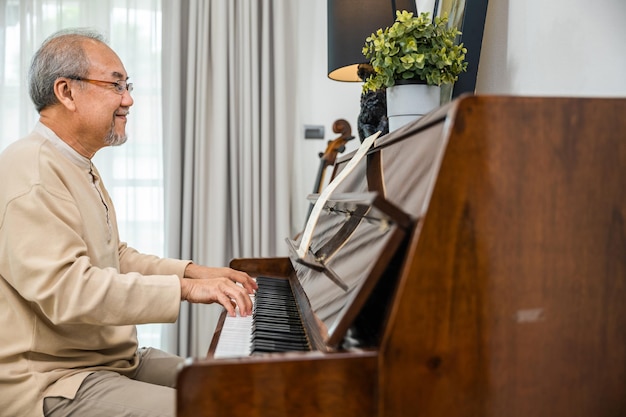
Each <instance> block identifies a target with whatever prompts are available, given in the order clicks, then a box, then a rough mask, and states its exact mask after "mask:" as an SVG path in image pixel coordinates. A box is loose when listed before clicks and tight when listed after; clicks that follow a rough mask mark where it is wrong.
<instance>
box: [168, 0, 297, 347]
mask: <svg viewBox="0 0 626 417" xmlns="http://www.w3.org/2000/svg"><path fill="white" fill-rule="evenodd" d="M292 7H294V6H292V2H290V1H286V0H282V1H281V0H247V1H242V0H235V1H223V0H209V1H203V0H182V1H180V2H165V3H164V14H163V16H164V20H163V32H164V33H166V34H167V36H164V39H163V58H164V61H163V81H164V82H163V88H164V90H163V109H164V112H163V114H164V118H163V126H164V138H165V139H164V147H165V148H164V149H165V156H166V158H165V167H166V169H165V172H167V176H166V178H165V181H166V184H165V189H166V196H165V197H166V213H167V217H166V242H167V244H168V246H167V254H168V256H172V257H178V258H185V259H192V260H194V261H195V262H197V263H201V264H205V265H211V266H224V265H228V262H229V261H230V259H232V258H234V257H258V256H286V254H287V253H286V252H287V250H286V244H285V242H284V239H285V238H286V237H288V236H289V230H290V200H289V195H290V188H291V186H292V184H291V175H290V172H291V169H292V166H291V165H292V163H291V155H292V147H293V146H292V142H293V137H295V132H296V128H295V126H294V125H295V122H294V121H293V120H292V118H290V117H288V115H289V114H293V111H292V109H293V108H294V106H295V96H294V93H293V91H294V88H293V86H294V77H295V76H294V74H293V72H294V71H293V68H292V67H293V66H292V65H290V62H289V57H291V56H295V53H294V51H293V50H294V44H293V41H292V39H293V36H291V34H292V33H293V30H292V29H293V28H292V27H290V25H291V24H292V22H293V21H294V20H295V19H294V17H293V14H294V13H293V10H292ZM220 311H221V309H220V308H219V306H198V305H193V306H192V305H189V304H184V305H183V307H182V311H181V314H180V317H179V320H178V322H177V323H176V325H173V326H168V327H167V330H166V335H168V337H167V340H166V343H165V346H166V347H167V349H168V350H169V351H172V352H175V353H178V354H180V355H182V356H204V355H206V352H207V348H208V345H209V342H210V340H211V337H212V333H213V330H214V328H215V324H216V321H217V317H218V315H219V312H220Z"/></svg>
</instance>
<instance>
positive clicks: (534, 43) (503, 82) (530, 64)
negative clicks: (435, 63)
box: [476, 0, 626, 97]
mask: <svg viewBox="0 0 626 417" xmlns="http://www.w3.org/2000/svg"><path fill="white" fill-rule="evenodd" d="M625 19H626V1H624V0H594V1H588V0H551V1H545V0H491V1H490V2H489V8H488V11H487V22H486V25H485V35H484V39H483V49H482V54H481V62H480V67H479V73H478V83H477V86H476V90H477V92H478V93H483V94H485V93H486V94H514V95H537V96H611V97H626V71H625V68H626V46H624V40H626V24H625V22H624V20H625Z"/></svg>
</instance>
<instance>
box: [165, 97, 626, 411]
mask: <svg viewBox="0 0 626 417" xmlns="http://www.w3.org/2000/svg"><path fill="white" fill-rule="evenodd" d="M362 148H363V147H362ZM362 148H360V149H359V150H357V151H355V152H353V153H351V154H349V155H346V156H345V157H344V158H342V159H340V160H339V161H338V162H337V164H336V168H335V173H334V175H333V177H334V180H333V182H332V183H331V184H333V185H334V187H333V189H332V190H331V191H329V192H328V193H326V195H324V193H322V194H321V195H318V196H313V197H312V198H313V201H314V202H315V204H316V207H317V208H318V210H314V213H313V214H312V216H315V218H314V220H311V219H309V223H308V224H307V228H308V230H307V228H305V231H304V232H303V233H302V234H301V235H300V237H299V238H298V239H296V240H292V239H287V240H286V245H287V247H288V248H289V253H290V255H289V256H287V257H284V258H260V259H235V260H233V261H232V263H231V266H233V267H234V268H238V269H242V270H246V271H247V272H249V273H250V274H252V275H254V276H258V277H265V278H260V280H261V281H263V280H265V281H267V282H269V283H270V284H272V283H278V284H279V285H278V286H280V287H285V288H287V289H288V291H287V293H288V294H291V296H292V297H293V301H290V302H291V307H289V308H290V309H291V310H292V311H293V312H294V313H291V314H290V315H288V316H290V317H291V316H296V317H298V320H296V321H298V322H300V323H301V327H300V328H298V329H296V328H295V327H291V326H292V322H291V320H292V319H291V318H284V317H283V316H282V314H283V310H284V309H285V308H283V307H280V306H279V307H274V306H272V305H271V303H270V307H268V310H267V311H257V313H258V315H260V316H265V317H266V318H267V317H269V319H268V320H266V321H269V325H267V324H265V325H260V324H258V325H257V324H256V323H255V322H253V323H252V324H251V330H250V333H249V334H248V335H247V336H246V339H247V341H246V342H245V343H243V344H244V345H245V346H246V349H247V351H246V352H245V353H233V354H232V355H230V354H229V352H231V349H230V348H229V347H227V348H220V346H221V344H222V340H224V339H226V334H227V333H230V327H231V326H230V325H229V326H226V325H225V323H226V322H227V321H228V320H227V319H226V318H224V319H223V320H221V321H220V324H219V325H218V328H217V330H216V333H215V337H214V339H213V343H212V344H211V349H210V351H209V353H208V355H207V357H204V358H193V359H189V360H188V361H187V363H186V364H185V366H184V367H183V368H182V369H181V371H180V373H179V378H178V389H177V396H178V398H177V413H178V415H179V416H185V417H199V416H242V417H243V416H245V417H255V416H268V417H275V416H300V417H304V416H379V417H383V416H384V417H393V416H398V417H400V416H402V417H406V416H427V417H470V416H471V417H476V416H480V417H491V416H494V417H495V416H499V417H500V416H502V417H516V416H520V417H522V416H524V417H527V416H532V417H566V416H567V417H576V416H580V417H582V416H594V417H602V416H606V417H609V416H611V417H616V416H625V415H626V301H625V300H626V99H618V98H558V97H555V98H538V97H507V96H500V97H497V96H493V97H488V96H484V97H483V96H465V97H461V98H459V99H457V100H454V101H452V102H451V103H449V104H447V105H445V106H443V107H441V108H439V109H437V110H435V111H434V112H432V113H430V114H428V115H426V116H424V117H423V118H421V119H420V120H418V121H416V122H414V123H411V124H409V125H407V126H405V127H403V128H401V129H399V130H397V131H394V132H392V133H390V134H387V135H385V136H382V137H380V138H378V139H376V141H375V142H374V144H373V146H371V148H369V149H367V150H366V151H363V152H361V151H362ZM359 152H361V153H360V154H359ZM320 202H321V203H320ZM309 226H311V227H309ZM270 287H271V285H270ZM281 291H282V290H281ZM259 292H261V290H259ZM272 294H273V293H272V291H271V290H270V295H269V296H265V295H263V296H261V295H260V294H257V300H255V309H257V310H263V309H262V308H261V307H259V305H260V304H259V303H260V298H269V299H270V300H273V299H279V301H278V302H279V304H280V305H282V304H281V303H282V301H280V300H282V296H276V295H272ZM268 311H269V312H268ZM274 314H276V316H275V317H274ZM233 320H234V321H236V320H237V319H236V318H235V319H232V320H231V321H233ZM294 325H295V324H294ZM257 328H260V329H261V331H260V332H259V335H256V332H257V331H258V330H257ZM273 330H275V331H276V333H277V336H276V342H274V341H273V340H272V339H273V338H274V336H271V335H269V336H268V335H267V334H266V333H272V331H273ZM291 335H294V336H297V337H296V339H300V340H301V341H304V345H298V344H294V345H292V342H293V341H292V340H291V338H290V336H291ZM303 335H304V336H303ZM248 341H251V342H250V343H248ZM250 346H251V347H250ZM233 349H234V348H233ZM218 351H220V352H221V353H219V354H218V353H217V352H218Z"/></svg>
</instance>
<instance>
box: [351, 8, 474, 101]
mask: <svg viewBox="0 0 626 417" xmlns="http://www.w3.org/2000/svg"><path fill="white" fill-rule="evenodd" d="M447 25H448V16H447V15H444V16H442V17H439V16H437V17H435V19H434V20H431V19H430V17H429V13H421V14H420V15H419V16H418V17H414V16H413V13H410V12H407V11H406V10H404V11H397V12H396V21H395V22H394V24H393V25H392V26H391V27H388V28H385V29H384V30H383V29H378V30H377V31H376V32H375V33H372V34H371V35H370V36H369V37H368V38H367V39H366V40H365V46H364V47H363V55H365V57H366V58H368V59H369V61H370V64H371V66H372V67H373V74H372V75H370V76H369V77H368V78H367V79H366V80H365V83H364V84H363V91H376V90H379V89H381V88H384V87H391V86H393V85H395V84H396V83H398V82H399V80H419V81H420V82H423V83H426V84H428V85H441V84H451V83H454V82H455V81H456V80H457V79H458V77H459V74H460V73H461V72H462V71H466V70H467V62H465V54H466V53H467V49H466V48H465V47H463V44H462V43H461V44H459V45H456V44H455V39H456V37H457V35H460V34H461V32H460V31H459V30H458V29H456V28H448V27H447Z"/></svg>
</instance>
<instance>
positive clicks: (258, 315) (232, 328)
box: [213, 277, 311, 358]
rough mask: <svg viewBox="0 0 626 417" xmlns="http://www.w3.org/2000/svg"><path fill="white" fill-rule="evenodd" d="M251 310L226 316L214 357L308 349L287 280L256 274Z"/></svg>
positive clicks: (235, 356)
mask: <svg viewBox="0 0 626 417" xmlns="http://www.w3.org/2000/svg"><path fill="white" fill-rule="evenodd" d="M256 282H257V285H258V289H257V292H256V294H255V295H253V296H252V301H253V303H254V309H253V314H252V315H251V316H248V317H241V316H240V315H239V309H237V315H236V316H235V317H231V316H226V317H225V320H224V324H223V326H222V331H221V334H220V337H219V340H218V343H217V346H216V347H215V352H214V354H213V357H214V358H237V357H243V356H249V355H253V354H256V353H268V352H289V351H298V350H299V351H302V350H310V349H311V348H310V344H309V342H308V339H307V336H306V332H305V330H304V326H303V325H302V321H301V319H300V313H299V311H298V307H297V305H296V301H295V299H294V297H293V293H292V292H291V287H290V285H289V281H287V280H283V279H272V278H265V277H258V278H257V279H256Z"/></svg>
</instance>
